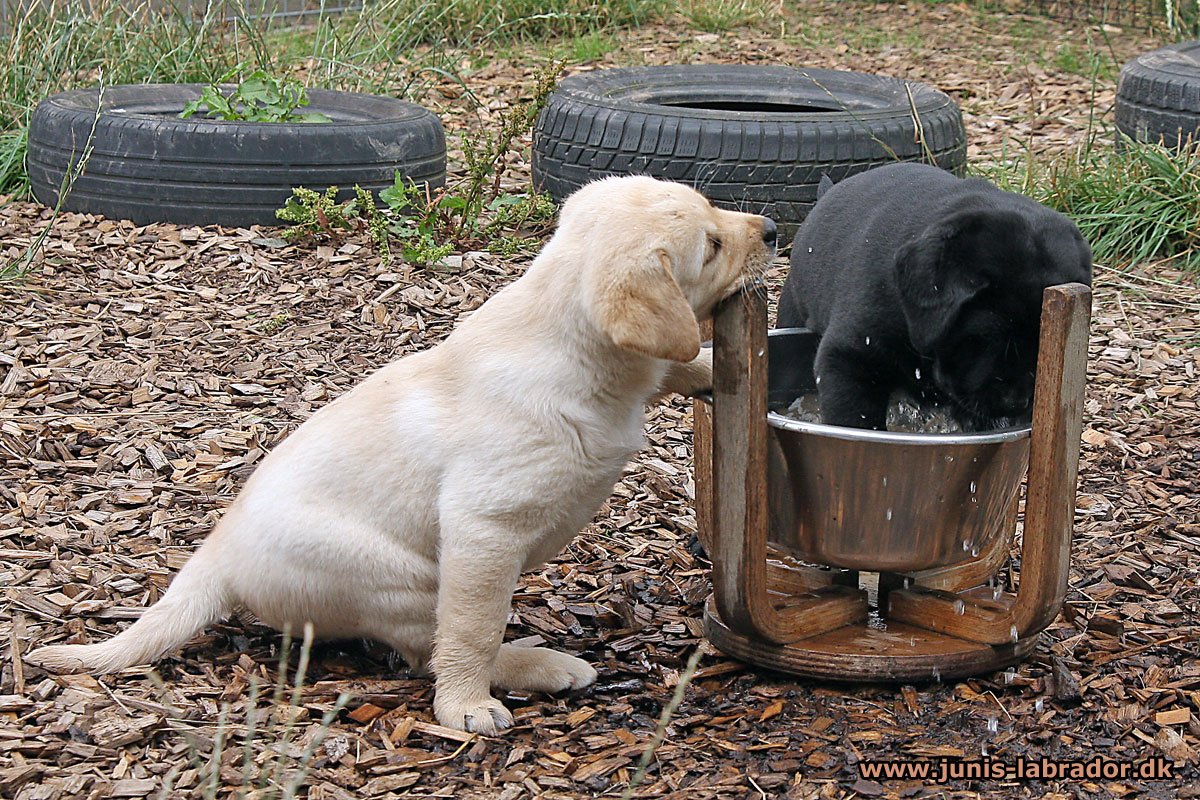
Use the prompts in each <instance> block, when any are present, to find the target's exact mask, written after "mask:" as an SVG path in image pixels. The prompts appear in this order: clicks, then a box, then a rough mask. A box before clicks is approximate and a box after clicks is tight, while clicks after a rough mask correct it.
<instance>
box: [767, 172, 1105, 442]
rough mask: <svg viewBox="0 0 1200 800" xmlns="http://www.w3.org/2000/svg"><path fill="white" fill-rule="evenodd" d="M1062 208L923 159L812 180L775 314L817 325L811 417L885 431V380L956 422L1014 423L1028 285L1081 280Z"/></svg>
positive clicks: (1027, 390) (1084, 253)
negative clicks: (814, 193) (941, 406)
mask: <svg viewBox="0 0 1200 800" xmlns="http://www.w3.org/2000/svg"><path fill="white" fill-rule="evenodd" d="M1091 277H1092V254H1091V249H1090V248H1089V247H1088V244H1087V242H1085V241H1084V240H1083V237H1082V236H1080V234H1079V230H1078V229H1077V228H1076V227H1075V225H1074V223H1072V222H1071V221H1070V220H1069V219H1067V218H1066V217H1065V216H1063V215H1062V214H1060V213H1058V212H1057V211H1053V210H1051V209H1049V208H1046V207H1045V206H1043V205H1041V204H1039V203H1037V202H1034V201H1033V200H1030V199H1029V198H1027V197H1024V196H1022V195H1019V194H1013V193H1011V192H1005V191H1002V190H1000V189H998V188H996V187H995V186H993V185H992V184H990V183H988V182H987V181H984V180H980V179H975V178H972V179H966V180H964V179H961V178H956V177H954V176H953V175H951V174H949V173H947V172H945V171H943V170H941V169H938V168H937V167H932V166H928V165H925V164H912V163H898V164H889V165H887V166H884V167H879V168H877V169H872V170H868V171H867V172H863V173H859V174H858V175H855V176H853V177H851V178H848V179H846V180H844V181H842V182H840V183H838V184H837V185H836V186H835V185H833V184H832V183H831V182H829V181H828V179H823V180H822V182H821V187H820V190H819V192H818V199H817V203H816V205H815V206H814V207H813V210H812V212H811V213H810V214H809V215H808V218H807V219H805V221H804V224H803V225H801V227H800V230H799V232H798V233H797V235H796V239H795V242H794V243H793V244H792V260H791V270H790V271H789V273H788V276H787V282H786V284H785V285H784V288H783V296H782V297H781V298H780V301H779V313H778V318H777V325H778V327H781V328H786V327H800V326H806V327H809V328H812V329H813V330H815V331H816V332H817V333H819V334H821V343H820V346H819V348H818V350H817V356H816V361H815V362H814V369H815V372H816V379H817V389H818V392H819V394H820V400H821V414H822V419H823V421H825V422H827V423H829V424H833V425H845V426H850V427H856V428H874V429H876V430H884V429H885V421H886V416H887V406H888V400H889V397H890V395H891V393H892V392H893V390H897V389H900V390H906V391H908V392H910V393H912V394H913V395H914V396H916V397H917V398H919V399H927V400H932V401H935V402H944V403H945V404H946V405H947V409H946V410H947V411H949V412H950V416H952V417H953V418H955V419H956V420H957V421H958V422H959V423H960V424H961V425H962V427H963V429H964V430H975V431H978V430H991V429H993V428H995V427H1001V426H1004V425H1010V424H1014V423H1015V422H1017V421H1021V420H1028V419H1029V417H1030V415H1031V412H1032V406H1033V384H1034V371H1035V368H1036V364H1037V350H1038V332H1039V323H1040V318H1041V307H1042V290H1043V289H1045V288H1046V287H1047V286H1052V285H1055V284H1059V283H1069V282H1079V283H1086V284H1090V283H1091Z"/></svg>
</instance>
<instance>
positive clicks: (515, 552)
mask: <svg viewBox="0 0 1200 800" xmlns="http://www.w3.org/2000/svg"><path fill="white" fill-rule="evenodd" d="M774 254H775V223H773V222H772V221H771V220H769V219H766V218H764V217H759V216H755V215H752V214H740V213H735V212H731V211H721V210H718V209H716V208H713V207H712V206H711V205H710V204H709V203H708V201H706V200H705V199H704V198H703V197H702V196H701V195H699V194H698V193H696V192H695V191H693V190H692V189H689V188H687V187H685V186H683V185H680V184H674V183H665V182H661V181H656V180H653V179H651V178H644V177H627V178H609V179H606V180H602V181H598V182H595V183H592V184H589V185H587V186H585V187H584V188H582V189H580V190H579V191H578V192H576V193H575V194H574V195H573V196H571V197H570V198H569V199H568V200H567V202H566V203H565V204H564V206H563V208H562V213H561V217H560V222H559V226H558V231H557V232H556V233H555V235H554V237H553V238H552V239H551V240H550V242H549V243H548V244H547V245H546V246H545V248H544V249H543V250H542V252H541V254H540V255H539V256H538V257H537V259H536V260H534V262H533V264H532V265H531V266H530V267H529V270H528V271H527V272H526V274H525V275H524V276H523V277H521V278H520V279H519V280H517V281H515V282H514V283H512V284H511V285H510V286H508V287H507V288H505V289H504V290H503V291H501V292H499V293H497V294H496V295H495V296H494V297H492V298H491V299H490V300H488V301H487V302H486V303H485V304H484V305H483V306H481V307H480V308H479V309H478V310H477V311H476V312H475V313H474V314H472V315H470V316H469V317H467V318H466V319H464V320H463V321H462V322H461V323H460V324H459V325H458V326H457V327H456V329H455V330H454V332H453V333H452V334H451V335H450V336H449V337H448V338H447V339H446V341H445V342H443V343H442V344H440V345H438V346H436V347H434V348H432V349H430V350H427V351H425V352H422V353H418V354H415V355H411V356H408V357H406V358H403V359H401V360H399V361H396V362H394V363H392V364H389V365H388V366H386V367H384V368H383V369H381V370H379V371H378V372H376V373H375V374H374V375H372V376H371V377H370V378H368V379H367V380H366V381H364V382H363V383H362V384H361V385H360V386H358V387H357V388H355V389H354V390H353V391H351V392H349V393H347V394H346V395H344V396H342V397H341V398H339V399H338V400H336V401H335V402H333V403H331V404H330V405H329V406H327V407H325V408H323V409H321V410H320V411H319V412H317V413H316V414H314V415H313V416H312V418H311V419H309V420H308V421H307V422H305V423H304V424H303V425H301V426H300V428H299V429H297V430H296V432H295V433H293V434H292V435H291V436H290V437H288V438H287V439H286V440H285V441H284V442H282V443H281V444H280V445H279V446H278V447H276V448H275V450H274V451H273V452H272V453H271V454H270V455H269V456H268V457H267V458H266V459H264V461H263V462H262V465H261V466H259V468H258V469H257V470H256V471H255V473H254V474H253V475H252V476H251V477H250V479H249V480H248V481H247V482H246V486H245V488H244V489H243V490H242V492H241V494H240V495H239V496H238V498H237V500H236V501H235V502H234V503H233V505H232V506H230V508H229V510H228V511H227V512H226V514H225V516H224V518H223V519H222V520H221V522H220V523H219V524H218V525H217V527H216V529H215V530H214V531H213V533H212V535H211V536H209V537H208V539H207V540H206V541H205V542H204V544H203V545H202V546H201V547H200V549H199V550H198V551H197V552H196V554H195V555H194V556H193V557H192V558H191V560H190V561H188V563H187V564H186V565H185V566H184V568H183V569H182V570H181V571H180V573H179V575H178V576H177V577H176V578H175V580H174V581H173V582H172V584H171V586H170V588H169V589H168V590H167V592H166V593H165V594H164V595H163V597H162V599H161V600H160V601H159V602H158V603H157V604H156V605H154V606H153V607H152V608H150V609H149V610H148V611H147V612H146V613H145V615H144V616H142V618H141V619H139V620H138V621H137V622H135V623H134V624H133V625H132V626H130V627H129V628H128V629H127V630H125V631H124V632H122V633H121V634H120V635H118V636H117V637H116V638H114V639H111V640H109V641H107V642H103V643H101V644H92V645H60V646H54V647H44V648H41V649H39V650H35V651H34V652H32V653H30V654H29V656H28V660H29V661H30V662H32V663H34V664H38V665H40V666H43V667H45V668H46V669H49V670H56V671H80V670H86V671H91V672H96V673H101V672H111V671H114V670H119V669H123V668H125V667H128V666H131V665H134V664H142V663H146V662H149V661H153V660H155V659H157V658H158V657H159V656H161V655H162V654H163V653H164V652H166V651H167V650H170V649H171V648H174V647H178V646H180V645H182V644H184V643H185V642H187V640H188V639H189V638H191V637H192V636H194V635H195V634H196V633H197V632H199V631H200V630H202V629H203V628H204V627H205V626H206V625H209V624H211V623H212V622H214V621H217V620H219V619H220V618H222V617H223V616H225V615H227V614H229V613H230V612H231V611H232V610H234V609H235V608H236V607H238V606H244V607H246V608H248V609H249V610H250V611H252V612H253V613H254V614H255V615H256V616H257V617H258V618H259V619H261V620H262V621H263V622H265V623H267V624H269V625H271V626H274V627H276V628H280V629H282V628H284V627H285V626H290V627H291V629H292V630H299V629H301V628H302V627H303V626H304V625H305V623H311V624H312V626H313V629H314V632H315V634H316V636H318V637H322V638H347V637H368V638H372V639H377V640H380V641H382V642H385V643H387V644H389V645H391V646H392V647H394V648H395V649H396V650H397V651H399V652H400V654H401V655H403V656H404V658H405V659H406V660H407V661H408V663H409V664H410V665H412V666H413V667H416V668H419V669H424V668H431V669H432V671H433V673H434V675H435V677H436V683H435V687H436V695H435V699H434V711H435V713H436V714H437V718H438V720H439V721H440V722H441V723H442V724H443V725H446V726H449V727H453V728H459V729H462V730H468V731H478V732H480V733H485V734H490V733H494V732H496V731H498V730H501V729H503V728H506V727H508V726H510V725H512V724H513V717H512V714H510V713H509V711H508V710H507V709H506V708H505V707H504V706H503V705H502V704H501V703H500V702H498V701H497V700H496V699H494V698H493V697H492V696H491V693H490V689H491V687H493V686H495V687H500V688H503V689H519V690H525V691H539V692H558V691H561V690H564V689H568V688H571V687H575V688H579V687H583V686H587V685H588V684H590V683H592V681H594V680H595V678H596V671H595V670H594V669H592V667H591V666H589V665H588V664H587V663H586V662H584V661H582V660H580V659H578V658H575V657H573V656H569V655H566V654H563V653H558V652H555V651H554V650H549V649H546V648H541V647H515V646H512V645H507V644H501V639H502V637H503V635H504V628H505V621H506V619H507V617H508V614H509V610H510V606H511V603H512V594H513V590H514V589H515V587H516V584H517V577H518V575H519V574H520V573H521V571H522V570H525V569H530V568H532V567H536V566H538V565H540V564H542V563H544V562H545V561H546V560H547V559H549V558H551V557H553V556H554V555H555V554H557V553H558V552H559V551H560V550H561V549H562V548H563V547H564V546H566V544H567V542H569V541H570V540H571V538H572V537H573V536H574V535H575V534H576V533H577V532H578V531H579V530H580V529H581V528H582V527H583V526H584V525H586V524H587V523H588V522H589V521H590V520H591V518H592V517H593V515H594V514H595V513H596V510H597V509H598V508H599V507H600V505H601V503H602V502H603V501H604V500H605V498H606V497H607V496H608V495H609V493H610V492H611V491H612V487H613V484H614V483H615V482H616V480H617V479H618V478H619V477H620V475H621V471H622V467H623V466H624V465H625V463H626V461H627V460H628V459H629V458H630V456H631V455H632V454H633V453H634V452H635V451H637V450H638V449H639V448H640V447H641V446H642V444H643V438H642V427H643V422H644V403H645V402H646V401H647V400H648V399H650V398H651V397H652V396H654V395H656V394H660V393H664V392H671V391H676V392H684V393H687V392H692V391H695V390H699V389H701V388H705V387H707V386H708V385H709V383H710V381H711V360H710V359H709V358H706V357H703V356H699V353H700V332H699V328H698V325H697V320H698V319H703V318H705V317H706V316H707V315H709V314H710V312H711V310H712V308H713V305H714V304H715V303H716V302H717V301H718V300H720V299H722V298H724V297H726V296H728V295H729V294H730V293H731V292H732V291H734V290H735V289H736V288H737V287H738V286H739V285H740V284H741V283H742V281H743V279H744V278H746V277H747V276H748V275H750V274H752V273H754V272H755V271H761V269H762V268H763V267H765V265H766V264H767V263H768V262H769V261H770V260H771V258H772V257H773V256H774ZM706 355H707V351H706Z"/></svg>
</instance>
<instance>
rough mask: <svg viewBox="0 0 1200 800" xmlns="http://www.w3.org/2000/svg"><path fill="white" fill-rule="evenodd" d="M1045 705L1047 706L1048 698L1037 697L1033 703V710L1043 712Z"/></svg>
mask: <svg viewBox="0 0 1200 800" xmlns="http://www.w3.org/2000/svg"><path fill="white" fill-rule="evenodd" d="M1045 707H1046V698H1044V697H1039V698H1038V699H1037V701H1036V702H1034V704H1033V710H1034V711H1036V712H1038V713H1039V714H1040V713H1042V709H1043V708H1045Z"/></svg>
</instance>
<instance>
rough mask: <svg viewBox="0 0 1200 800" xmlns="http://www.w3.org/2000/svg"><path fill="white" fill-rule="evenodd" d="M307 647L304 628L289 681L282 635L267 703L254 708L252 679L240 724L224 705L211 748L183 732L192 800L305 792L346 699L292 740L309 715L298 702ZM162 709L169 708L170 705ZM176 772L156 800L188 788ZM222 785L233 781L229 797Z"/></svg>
mask: <svg viewBox="0 0 1200 800" xmlns="http://www.w3.org/2000/svg"><path fill="white" fill-rule="evenodd" d="M312 641H313V631H312V626H311V625H305V629H304V641H303V644H302V645H301V647H300V659H299V663H298V664H297V666H296V671H295V673H294V675H293V678H292V680H291V681H289V680H288V665H289V662H290V660H291V655H292V650H293V648H292V641H291V636H290V635H289V632H288V631H286V630H285V631H284V634H283V646H282V647H281V648H280V651H279V668H278V675H277V677H276V679H275V682H274V687H273V689H272V691H271V693H270V695H269V702H268V704H267V706H266V707H263V708H260V707H259V702H260V699H261V692H260V689H259V684H258V681H257V679H256V678H254V677H252V678H251V681H250V688H249V695H248V697H247V698H246V699H245V701H244V702H242V703H240V704H239V706H240V710H241V711H242V712H244V717H243V721H242V724H240V725H239V724H237V723H236V722H235V721H234V720H235V718H236V717H235V711H234V707H233V706H231V705H230V704H225V705H224V706H223V707H222V708H221V710H220V712H219V713H218V715H217V726H216V731H215V732H214V735H213V736H212V739H211V744H210V743H209V740H208V739H207V737H200V736H196V735H194V734H192V733H191V731H190V729H187V728H185V730H186V731H187V733H186V734H185V735H186V736H187V737H188V751H189V756H190V759H189V760H190V762H191V765H192V768H193V770H194V771H193V772H192V775H193V776H194V777H195V781H196V786H195V787H194V788H192V789H191V791H190V792H189V794H190V795H191V796H196V797H199V798H201V800H217V798H228V799H229V800H251V798H253V800H291V798H294V797H296V796H297V795H298V794H302V793H303V792H304V788H305V780H306V778H307V777H308V770H309V765H310V763H311V762H312V759H313V757H314V756H315V754H316V751H317V748H319V747H320V746H321V744H322V743H323V742H324V740H325V738H326V736H327V735H328V733H329V730H330V726H331V725H332V724H333V721H334V720H335V719H336V718H337V716H338V714H340V713H341V711H342V709H343V708H344V707H345V706H346V703H347V702H348V701H349V699H350V695H348V694H345V693H343V694H342V695H340V696H339V697H338V698H337V700H336V701H335V702H334V704H333V706H332V707H331V708H329V709H328V710H327V711H326V712H325V713H324V715H323V716H322V718H321V721H320V722H319V723H317V725H316V727H315V728H310V729H308V730H307V731H306V733H305V735H304V736H303V737H300V738H297V727H298V725H297V723H298V722H300V721H301V720H303V719H304V718H305V717H306V715H307V713H308V712H307V709H306V708H304V707H303V705H302V702H301V701H302V698H303V693H304V682H305V678H306V676H307V672H308V663H309V656H310V654H311V652H312ZM153 679H154V680H155V682H156V683H158V684H159V689H160V690H165V687H163V686H162V682H161V680H158V679H157V676H154V677H153ZM164 698H165V691H164ZM166 705H167V706H168V707H170V703H169V702H167V703H166ZM172 716H173V717H175V718H176V719H175V720H173V722H174V724H175V725H176V726H183V725H184V724H185V723H184V721H183V719H182V718H183V716H184V715H183V714H182V713H181V712H179V711H174V713H173V715H172ZM237 739H240V740H241V752H240V754H239V753H237V752H236V751H235V750H234V749H233V747H232V745H233V743H234V741H235V740H237ZM205 751H207V753H206V752H205ZM238 755H240V756H241V758H240V759H239V758H238V757H237V756H238ZM239 761H240V762H241V763H240V765H239V764H238V762H239ZM239 767H240V768H239ZM181 771H182V765H179V766H177V767H175V768H174V769H173V770H171V772H169V773H168V774H167V776H166V778H165V779H164V781H163V785H162V788H161V791H160V792H159V795H158V797H159V800H165V799H166V798H168V797H176V796H179V791H178V790H183V789H186V788H187V787H184V786H180V785H179V784H178V781H179V780H180V778H181ZM226 780H231V781H232V780H236V781H237V784H236V785H235V786H234V787H233V788H232V791H228V790H227V789H226V788H225V787H223V786H222V783H223V782H224V781H226Z"/></svg>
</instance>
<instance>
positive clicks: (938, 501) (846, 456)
mask: <svg viewBox="0 0 1200 800" xmlns="http://www.w3.org/2000/svg"><path fill="white" fill-rule="evenodd" d="M817 340H818V337H817V335H816V334H814V333H813V332H812V331H809V330H806V329H803V328H783V329H779V330H774V331H771V332H770V337H769V339H768V342H769V351H768V368H769V377H768V386H769V389H768V404H769V406H770V408H771V409H772V410H771V411H770V412H769V413H768V415H767V423H768V425H769V427H770V433H771V435H770V437H769V444H768V468H767V486H768V493H769V497H770V514H771V531H770V535H769V537H768V538H769V540H770V541H771V542H772V543H773V544H774V545H776V546H777V547H780V548H782V549H783V550H785V551H787V552H789V553H791V554H792V555H794V556H796V557H797V558H800V559H802V560H805V561H811V562H816V563H819V564H828V565H831V566H837V567H844V568H848V569H860V570H868V571H872V572H914V571H919V570H924V569H931V568H934V567H945V566H951V565H953V564H957V563H960V562H963V561H968V560H970V559H973V558H977V557H978V556H979V555H980V553H983V552H985V551H986V550H987V548H988V545H989V544H991V543H992V542H993V540H994V539H995V537H997V536H1004V535H1007V531H1006V525H1005V522H1006V520H1007V519H1008V518H1009V515H1010V511H1011V510H1012V508H1013V505H1014V504H1015V503H1016V502H1017V495H1018V492H1019V491H1020V485H1021V478H1022V476H1023V475H1024V474H1025V470H1026V468H1027V466H1028V463H1029V438H1030V427H1029V426H1028V425H1026V426H1023V427H1018V428H1009V429H1004V430H998V431H988V432H984V433H954V434H933V433H892V432H886V431H872V430H863V429H859V428H843V427H839V426H834V425H823V424H818V423H810V422H801V421H799V420H795V419H791V418H789V417H785V416H783V415H782V414H780V413H777V412H778V411H779V410H782V409H784V408H786V407H787V406H788V404H789V403H791V402H792V400H794V399H795V398H796V397H798V396H800V395H802V394H807V393H810V392H814V391H816V384H815V381H814V379H813V371H812V362H813V357H814V356H815V354H816V346H817Z"/></svg>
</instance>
